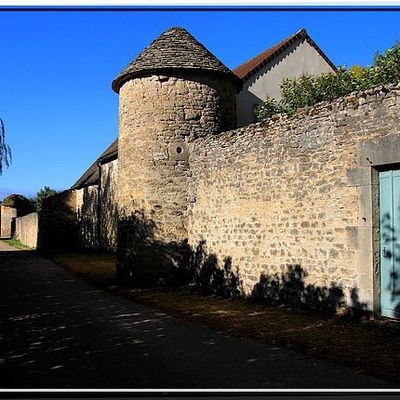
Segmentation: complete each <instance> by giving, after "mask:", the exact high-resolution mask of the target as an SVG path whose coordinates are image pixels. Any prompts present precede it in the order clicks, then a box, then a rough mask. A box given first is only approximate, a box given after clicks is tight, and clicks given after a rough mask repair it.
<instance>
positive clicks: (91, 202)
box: [75, 185, 99, 249]
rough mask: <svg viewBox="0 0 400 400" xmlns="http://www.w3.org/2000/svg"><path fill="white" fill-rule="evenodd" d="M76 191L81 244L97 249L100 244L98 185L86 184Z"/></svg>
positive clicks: (84, 246)
mask: <svg viewBox="0 0 400 400" xmlns="http://www.w3.org/2000/svg"><path fill="white" fill-rule="evenodd" d="M75 193H76V208H75V211H76V215H77V229H78V241H79V246H80V247H82V248H88V249H96V248H98V245H99V240H98V235H99V232H98V189H97V185H92V186H86V187H84V188H81V189H78V190H76V191H75Z"/></svg>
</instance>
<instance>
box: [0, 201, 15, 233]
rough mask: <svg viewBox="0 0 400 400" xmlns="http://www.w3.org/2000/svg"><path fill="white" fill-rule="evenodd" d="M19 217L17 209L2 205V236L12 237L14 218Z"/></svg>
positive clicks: (0, 218)
mask: <svg viewBox="0 0 400 400" xmlns="http://www.w3.org/2000/svg"><path fill="white" fill-rule="evenodd" d="M16 217H17V210H16V209H15V208H12V207H8V206H0V238H4V239H9V238H11V236H12V234H13V232H12V220H13V218H16Z"/></svg>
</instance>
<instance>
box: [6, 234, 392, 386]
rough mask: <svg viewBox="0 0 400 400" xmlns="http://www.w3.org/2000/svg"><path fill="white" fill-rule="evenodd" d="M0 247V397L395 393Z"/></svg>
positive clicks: (374, 381) (30, 254)
mask: <svg viewBox="0 0 400 400" xmlns="http://www.w3.org/2000/svg"><path fill="white" fill-rule="evenodd" d="M0 246H1V247H0V296H1V298H0V300H1V301H0V317H1V337H0V348H1V354H0V386H1V387H3V388H366V387H370V388H379V387H393V384H390V383H387V382H384V381H380V380H377V379H374V378H371V377H368V376H364V375H359V374H356V373H355V372H353V371H352V370H350V369H349V368H346V367H342V366H338V365H335V364H332V363H329V362H324V361H319V360H315V359H311V358H307V357H305V356H303V355H301V354H298V353H294V352H290V351H288V350H286V349H281V348H278V347H271V346H268V345H265V344H261V343H257V342H254V341H251V340H248V339H242V338H238V337H233V336H229V335H227V334H225V333H222V332H216V331H213V330H211V329H209V328H207V327H205V326H203V325H200V324H198V323H192V322H186V321H182V320H179V319H176V318H173V317H170V316H168V315H166V314H164V313H161V312H158V311H156V310H153V309H150V308H147V307H144V306H142V305H138V304H135V303H133V302H131V301H129V300H126V299H123V298H121V297H118V296H117V295H115V294H112V293H108V292H104V291H102V290H99V289H96V288H94V287H92V286H90V285H89V284H87V283H86V282H83V281H81V280H79V279H77V278H76V277H74V276H73V275H71V274H70V273H69V272H67V271H66V270H64V269H63V268H61V267H60V266H58V265H56V264H54V263H53V262H51V261H49V260H46V259H44V258H42V257H40V256H38V255H36V254H35V253H34V252H29V251H15V250H14V249H10V248H9V247H8V246H7V245H6V244H5V243H4V242H1V241H0ZM391 385H392V386H391Z"/></svg>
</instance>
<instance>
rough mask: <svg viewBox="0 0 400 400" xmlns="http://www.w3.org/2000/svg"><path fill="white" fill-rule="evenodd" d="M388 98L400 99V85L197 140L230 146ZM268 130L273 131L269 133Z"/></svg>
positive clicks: (325, 103)
mask: <svg viewBox="0 0 400 400" xmlns="http://www.w3.org/2000/svg"><path fill="white" fill-rule="evenodd" d="M387 97H394V98H396V97H400V83H398V84H390V85H385V86H377V87H375V88H372V89H368V90H365V91H358V92H357V91H356V92H352V93H350V94H349V95H347V96H343V97H339V98H338V99H335V100H333V101H323V102H320V103H317V104H315V105H313V106H310V107H304V108H300V109H298V110H297V111H296V113H295V114H294V115H292V116H289V115H287V114H276V115H273V116H272V117H271V118H269V119H267V120H265V121H261V122H256V123H253V124H250V125H247V126H244V127H241V128H237V129H233V130H230V131H225V132H221V133H220V134H219V135H217V136H215V135H214V136H210V135H209V136H207V137H204V138H199V139H197V140H202V142H203V143H204V144H206V143H207V142H214V141H215V140H226V141H227V145H228V143H230V144H232V142H234V141H235V138H239V137H241V136H244V135H246V134H247V133H248V132H251V134H252V135H253V136H254V135H257V134H265V133H266V132H268V134H271V133H272V131H274V130H276V132H279V127H280V126H281V125H287V126H290V125H295V124H299V123H300V122H301V121H302V120H304V119H305V118H306V117H319V116H322V115H323V116H328V115H329V114H334V113H336V112H340V111H346V110H354V109H357V108H358V107H359V106H362V105H365V104H369V103H373V102H375V101H377V100H378V101H382V100H383V99H384V98H387ZM266 129H271V130H268V131H267V130H266Z"/></svg>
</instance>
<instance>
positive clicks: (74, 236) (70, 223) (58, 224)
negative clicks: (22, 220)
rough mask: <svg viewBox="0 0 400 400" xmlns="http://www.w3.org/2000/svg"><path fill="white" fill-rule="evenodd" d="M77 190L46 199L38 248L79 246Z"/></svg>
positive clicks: (74, 247)
mask: <svg viewBox="0 0 400 400" xmlns="http://www.w3.org/2000/svg"><path fill="white" fill-rule="evenodd" d="M77 227H78V224H77V215H76V192H75V191H74V190H65V191H63V192H60V193H57V194H55V195H53V196H50V197H47V198H46V199H44V201H43V204H42V210H41V212H40V215H39V237H38V248H39V249H40V250H44V251H54V250H70V249H76V248H77V247H78V231H77Z"/></svg>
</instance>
